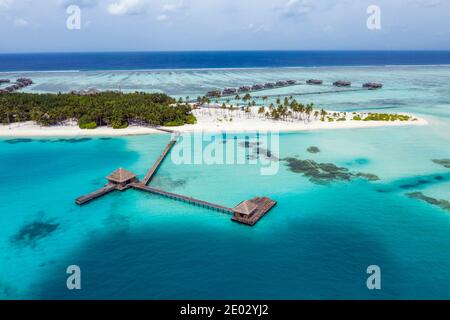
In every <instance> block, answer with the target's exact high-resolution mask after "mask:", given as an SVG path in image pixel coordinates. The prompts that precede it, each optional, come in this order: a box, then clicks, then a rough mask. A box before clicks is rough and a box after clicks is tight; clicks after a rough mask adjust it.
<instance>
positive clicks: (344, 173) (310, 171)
mask: <svg viewBox="0 0 450 320" xmlns="http://www.w3.org/2000/svg"><path fill="white" fill-rule="evenodd" d="M284 161H286V162H287V164H288V166H289V169H290V170H291V171H292V172H295V173H301V174H303V175H304V176H305V177H307V178H309V180H310V181H311V182H313V183H316V184H327V183H329V182H337V181H351V180H352V179H354V178H364V179H366V180H369V181H376V180H379V178H378V177H377V176H376V175H374V174H369V173H362V172H359V173H352V172H350V171H349V170H348V169H347V168H344V167H338V166H336V165H335V164H332V163H319V162H316V161H313V160H300V159H296V158H286V159H284Z"/></svg>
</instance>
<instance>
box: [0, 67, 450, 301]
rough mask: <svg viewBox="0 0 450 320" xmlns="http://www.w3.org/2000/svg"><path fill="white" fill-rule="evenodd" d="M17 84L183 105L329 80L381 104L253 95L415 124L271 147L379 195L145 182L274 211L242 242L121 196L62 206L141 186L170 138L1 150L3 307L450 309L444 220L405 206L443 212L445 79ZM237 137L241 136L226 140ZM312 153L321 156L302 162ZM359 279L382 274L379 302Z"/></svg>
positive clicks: (166, 202) (71, 78) (53, 142)
mask: <svg viewBox="0 0 450 320" xmlns="http://www.w3.org/2000/svg"><path fill="white" fill-rule="evenodd" d="M4 75H5V74H3V75H2V76H4ZM6 75H7V76H11V77H13V76H16V73H10V74H6ZM26 75H27V76H30V77H32V78H33V79H34V80H35V83H36V84H35V85H34V86H32V87H30V88H28V89H27V90H28V91H30V92H57V91H66V90H70V89H77V88H83V87H87V86H96V87H99V88H100V89H106V88H113V89H114V88H118V87H119V86H120V87H121V88H122V89H127V90H130V91H134V90H146V91H152V92H153V91H164V92H168V93H170V94H172V95H174V96H183V97H184V96H186V95H189V96H193V97H195V96H196V95H199V94H202V93H204V92H205V91H206V90H208V89H209V88H214V87H225V86H238V85H240V84H247V83H256V82H265V81H266V80H267V81H270V80H272V79H273V80H277V79H286V78H292V79H295V80H299V81H302V80H305V79H308V78H319V79H323V80H325V81H326V83H329V82H331V81H332V80H335V79H341V78H342V79H348V80H350V81H352V82H353V83H354V84H355V86H359V84H362V83H364V82H366V81H380V82H382V83H384V85H385V88H384V89H382V90H380V91H351V92H338V93H329V94H310V95H304V94H305V93H308V92H310V93H311V92H312V91H314V92H316V91H321V90H323V91H328V89H327V86H324V87H317V88H316V87H314V88H312V87H309V86H303V85H298V86H294V87H289V88H283V89H277V90H275V91H273V92H267V93H266V94H268V95H270V99H272V100H273V99H276V97H277V96H278V95H285V94H292V95H294V96H296V98H297V99H299V100H301V101H303V102H314V103H315V104H316V105H318V106H319V107H323V108H325V109H332V110H339V111H348V112H352V111H359V110H374V111H375V110H377V111H385V112H410V113H413V114H415V115H417V116H419V117H424V118H426V119H427V120H428V122H429V125H428V126H406V127H395V128H393V127H391V128H373V129H360V130H334V131H317V132H303V133H283V134H281V135H280V140H279V141H280V146H279V150H274V151H276V153H277V156H278V157H279V158H280V159H285V158H287V157H294V158H296V159H299V160H313V161H315V162H317V163H332V164H335V165H337V166H339V167H345V168H347V169H348V170H349V171H350V172H353V173H355V174H356V173H359V172H362V173H370V174H374V175H377V176H378V177H379V178H380V180H378V181H367V180H365V179H353V180H351V181H330V182H328V183H317V181H311V180H310V179H309V178H308V177H305V176H304V175H303V174H301V173H295V172H293V171H292V170H290V169H291V168H290V167H289V166H288V163H287V162H286V161H284V160H281V161H280V163H279V166H280V167H279V168H280V169H279V171H278V173H277V174H275V175H273V176H263V175H261V174H260V167H259V166H257V165H250V164H247V165H231V166H222V165H206V164H203V165H187V164H185V165H176V164H175V163H174V162H173V161H171V158H168V159H167V161H165V162H164V164H163V166H162V167H161V169H160V171H159V172H158V174H157V176H156V178H155V180H154V181H153V182H152V183H153V185H154V186H157V187H161V188H164V189H165V190H169V191H173V192H177V193H181V194H185V195H189V196H193V197H198V198H200V199H204V200H208V201H212V202H217V203H219V204H223V205H226V206H234V205H236V204H238V203H239V202H240V201H242V200H245V199H250V198H253V197H255V196H269V197H271V198H272V199H274V200H276V201H277V202H278V204H277V206H276V207H275V208H274V209H273V210H272V211H271V212H270V213H269V214H268V215H267V216H266V217H264V218H263V219H262V220H261V221H260V222H259V223H258V224H257V225H256V226H255V227H253V228H249V227H246V226H242V225H239V224H236V223H233V222H231V221H230V217H229V216H227V215H223V214H220V213H217V212H214V211H210V210H207V209H203V208H198V207H193V206H190V205H188V204H184V203H180V202H176V201H173V200H170V199H165V198H162V197H159V196H155V195H149V194H144V193H140V192H138V191H133V190H130V191H127V192H124V193H119V192H116V193H113V194H110V195H108V196H106V197H104V198H102V199H100V200H97V201H94V202H92V203H91V204H88V205H86V206H83V207H78V206H76V205H75V204H74V199H75V198H76V197H77V196H79V195H82V194H85V193H87V192H89V191H91V190H94V189H96V188H99V187H101V186H102V185H103V184H104V182H105V181H104V177H105V176H106V175H108V174H109V173H110V172H112V171H114V170H115V169H117V168H118V167H125V168H127V169H129V170H131V171H133V172H136V173H138V174H140V175H143V174H144V173H145V171H146V170H147V169H148V167H149V166H151V165H152V164H153V162H154V161H155V160H156V159H157V157H158V155H159V152H161V150H162V149H163V148H164V146H165V145H166V143H167V142H168V140H169V139H170V137H169V136H168V135H164V134H161V135H152V136H139V137H122V138H113V139H111V138H92V139H90V138H77V137H74V138H72V139H58V138H48V139H44V138H35V139H33V138H30V139H1V140H0V167H1V168H2V170H1V171H0V178H1V180H2V181H3V182H4V183H2V184H1V185H0V194H2V197H1V198H0V228H1V233H0V257H1V258H0V269H1V270H2V272H1V273H0V297H1V298H5V299H15V298H26V299H36V298H43V299H54V298H56V299H78V298H82V299H88V298H95V299H104V298H111V299H119V298H137V299H187V298H190V299H197V298H198V299H228V298H229V299H302V298H307V299H401V298H402V299H403V298H405V299H419V298H425V299H448V298H450V295H449V292H450V290H449V289H450V259H449V258H448V257H449V255H450V212H449V211H448V210H446V209H445V208H443V207H442V206H439V205H436V204H433V203H429V202H427V201H424V200H421V199H418V198H412V197H409V196H407V194H410V193H414V192H416V193H417V192H421V193H422V194H423V195H425V196H427V197H430V198H433V199H435V200H437V201H438V202H437V203H445V201H450V169H449V168H446V167H445V166H443V165H440V164H438V163H435V162H433V161H432V160H436V159H450V148H449V146H450V134H449V133H450V90H449V88H450V67H445V66H439V67H433V66H420V67H419V66H417V67H412V66H392V67H378V66H372V67H324V68H312V69H308V68H281V69H277V68H271V69H240V70H177V71H171V70H167V71H121V72H113V71H86V72H77V73H63V72H58V73H51V72H50V73H48V72H47V73H39V72H37V73H34V72H33V73H28V74H26ZM261 94H263V93H261ZM300 94H303V95H300ZM268 129H269V128H268ZM246 136H249V137H252V134H239V135H237V137H238V138H245V137H246ZM217 138H218V139H222V138H223V136H222V135H221V134H218V135H217ZM230 141H231V142H232V141H233V136H231V137H228V140H227V142H226V143H230ZM310 146H316V147H318V148H319V149H320V153H316V154H311V153H309V152H307V151H306V150H307V149H308V148H309V147H310ZM195 152H201V151H199V150H197V151H195ZM73 264H76V265H79V266H80V267H81V270H82V290H81V291H76V292H75V291H69V290H67V288H66V278H67V274H66V268H67V266H69V265H73ZM370 265H378V266H380V268H381V271H382V290H380V291H369V290H368V289H367V287H366V279H367V277H368V275H367V274H366V269H367V267H368V266H370Z"/></svg>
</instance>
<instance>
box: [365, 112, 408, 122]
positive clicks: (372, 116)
mask: <svg viewBox="0 0 450 320" xmlns="http://www.w3.org/2000/svg"><path fill="white" fill-rule="evenodd" d="M396 120H399V121H409V120H411V117H410V116H407V115H402V114H389V113H369V114H368V116H367V117H366V118H364V121H396Z"/></svg>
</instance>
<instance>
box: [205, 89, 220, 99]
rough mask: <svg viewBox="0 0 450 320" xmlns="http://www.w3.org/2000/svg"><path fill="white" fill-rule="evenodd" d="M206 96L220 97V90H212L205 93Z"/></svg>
mask: <svg viewBox="0 0 450 320" xmlns="http://www.w3.org/2000/svg"><path fill="white" fill-rule="evenodd" d="M206 96H207V97H209V98H220V97H221V96H222V92H221V91H220V90H212V91H209V92H208V93H206Z"/></svg>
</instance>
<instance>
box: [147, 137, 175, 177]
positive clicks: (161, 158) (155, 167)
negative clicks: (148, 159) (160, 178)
mask: <svg viewBox="0 0 450 320" xmlns="http://www.w3.org/2000/svg"><path fill="white" fill-rule="evenodd" d="M178 136H179V134H176V136H175V137H174V138H173V139H171V140H170V142H169V144H168V145H167V146H166V148H165V149H164V150H163V152H162V153H161V155H160V156H159V158H158V160H156V162H155V164H154V165H153V167H151V168H150V170H149V171H148V172H147V174H146V175H145V178H144V179H143V180H142V183H143V184H144V185H146V186H147V185H148V184H149V183H150V182H151V181H152V179H153V177H154V175H155V173H156V171H158V169H159V167H160V166H161V163H162V162H163V161H164V159H165V158H166V157H167V155H168V154H169V152H170V150H172V148H173V146H174V145H175V144H176V143H177V139H178Z"/></svg>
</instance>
